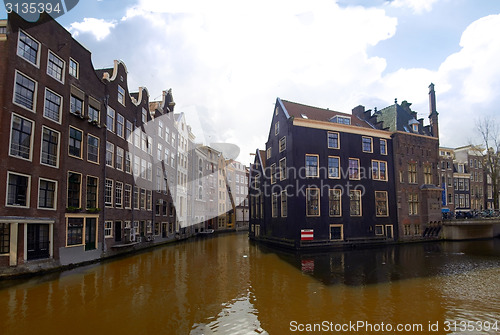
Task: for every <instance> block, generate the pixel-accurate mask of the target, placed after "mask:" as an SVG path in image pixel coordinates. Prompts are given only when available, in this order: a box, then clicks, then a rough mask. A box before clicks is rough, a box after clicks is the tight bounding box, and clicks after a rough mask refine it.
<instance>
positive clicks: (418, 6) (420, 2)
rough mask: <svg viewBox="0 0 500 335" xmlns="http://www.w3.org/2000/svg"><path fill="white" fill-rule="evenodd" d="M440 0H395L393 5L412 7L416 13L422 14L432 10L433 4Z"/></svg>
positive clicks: (392, 2)
mask: <svg viewBox="0 0 500 335" xmlns="http://www.w3.org/2000/svg"><path fill="white" fill-rule="evenodd" d="M437 1H438V0H394V1H391V3H390V4H391V6H393V7H396V8H404V7H407V8H410V9H412V10H413V11H414V12H415V13H417V14H421V13H423V12H430V11H431V10H432V6H433V5H434V3H436V2H437Z"/></svg>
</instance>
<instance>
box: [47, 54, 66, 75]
mask: <svg viewBox="0 0 500 335" xmlns="http://www.w3.org/2000/svg"><path fill="white" fill-rule="evenodd" d="M65 65H66V64H65V62H64V61H63V60H62V59H61V58H59V57H58V56H56V54H55V53H53V52H52V51H50V50H49V58H48V59H47V74H48V75H49V76H51V77H52V78H54V79H56V80H58V81H60V82H64V67H65Z"/></svg>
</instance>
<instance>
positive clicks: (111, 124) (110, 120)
mask: <svg viewBox="0 0 500 335" xmlns="http://www.w3.org/2000/svg"><path fill="white" fill-rule="evenodd" d="M106 128H108V130H109V131H111V132H113V133H114V132H115V110H114V109H113V108H111V107H109V106H108V113H107V115H106Z"/></svg>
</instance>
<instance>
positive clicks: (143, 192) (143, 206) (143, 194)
mask: <svg viewBox="0 0 500 335" xmlns="http://www.w3.org/2000/svg"><path fill="white" fill-rule="evenodd" d="M139 201H140V205H141V209H146V190H145V189H143V188H141V192H140V200H139Z"/></svg>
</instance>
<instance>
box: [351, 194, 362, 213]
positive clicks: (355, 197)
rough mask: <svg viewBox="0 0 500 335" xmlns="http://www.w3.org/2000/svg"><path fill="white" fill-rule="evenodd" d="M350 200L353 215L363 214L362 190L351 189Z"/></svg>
mask: <svg viewBox="0 0 500 335" xmlns="http://www.w3.org/2000/svg"><path fill="white" fill-rule="evenodd" d="M349 201H350V204H349V208H350V212H351V216H361V190H350V191H349Z"/></svg>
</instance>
